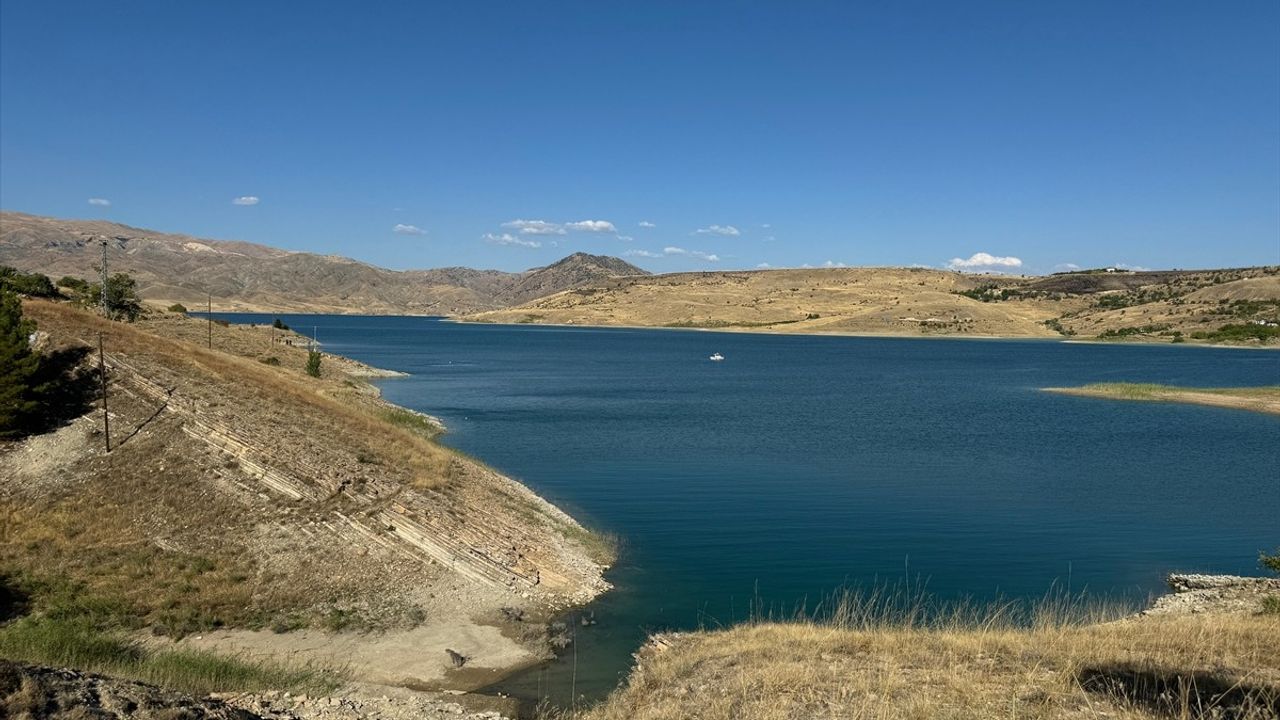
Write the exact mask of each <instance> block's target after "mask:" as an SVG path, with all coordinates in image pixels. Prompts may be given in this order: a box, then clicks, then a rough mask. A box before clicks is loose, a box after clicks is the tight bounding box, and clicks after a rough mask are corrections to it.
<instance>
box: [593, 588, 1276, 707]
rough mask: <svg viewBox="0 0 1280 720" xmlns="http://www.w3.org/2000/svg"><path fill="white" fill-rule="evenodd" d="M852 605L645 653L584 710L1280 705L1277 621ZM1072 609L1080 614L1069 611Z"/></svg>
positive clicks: (691, 638) (687, 638) (696, 636)
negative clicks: (831, 613) (901, 610)
mask: <svg viewBox="0 0 1280 720" xmlns="http://www.w3.org/2000/svg"><path fill="white" fill-rule="evenodd" d="M884 609H885V606H878V605H877V603H876V602H874V601H873V602H870V603H868V602H866V601H854V602H853V603H851V604H850V605H849V607H848V608H846V609H844V610H840V611H838V612H837V613H836V617H835V621H834V622H832V621H830V619H829V620H828V621H797V622H788V623H775V622H765V623H753V624H748V625H744V626H740V627H736V628H732V629H728V630H722V631H716V632H702V633H693V634H690V635H684V636H678V637H676V638H675V639H674V640H672V641H671V646H670V647H669V648H668V649H666V650H656V649H650V650H647V651H646V653H645V655H644V658H643V659H642V661H641V663H640V667H639V668H638V669H637V670H636V671H635V672H634V673H633V674H632V676H631V679H630V681H629V682H628V684H627V685H626V686H625V687H624V688H622V689H620V690H618V691H617V692H615V693H614V694H613V695H612V696H611V697H610V698H609V699H608V700H607V701H605V702H604V703H602V704H601V705H600V706H598V707H596V708H593V709H590V710H588V711H584V712H581V713H579V714H577V715H576V716H575V718H576V719H577V720H623V719H624V718H625V719H627V720H659V719H666V718H694V717H696V718H700V719H702V720H719V719H723V720H730V719H733V720H784V719H786V720H792V719H798V718H850V719H852V718H865V719H868V720H870V719H876V720H881V719H883V720H888V719H890V718H893V719H898V718H906V719H913V718H918V719H920V720H924V719H926V718H955V719H957V720H959V719H973V720H977V719H979V718H982V719H986V718H1009V719H1010V720H1012V719H1013V718H1046V719H1047V718H1104V717H1106V718H1120V719H1130V720H1138V719H1143V720H1145V719H1148V718H1164V717H1173V718H1188V719H1189V718H1217V717H1231V718H1237V719H1241V720H1243V719H1245V718H1247V719H1248V720H1262V719H1263V718H1274V717H1276V715H1275V713H1276V712H1277V710H1278V709H1280V653H1278V652H1277V651H1276V648H1277V647H1280V618H1277V617H1275V616H1273V615H1244V614H1237V615H1195V616H1169V617H1159V618H1157V617H1146V618H1142V619H1131V620H1122V621H1118V622H1108V623H1100V624H1099V623H1094V624H1090V623H1087V622H1083V621H1085V620H1087V618H1088V617H1090V616H1094V617H1097V616H1098V613H1099V612H1101V615H1102V616H1104V617H1105V615H1106V614H1107V613H1108V612H1109V611H1108V610H1107V609H1106V608H1097V609H1088V610H1087V611H1086V612H1084V613H1081V612H1079V611H1076V610H1072V605H1071V604H1070V603H1068V604H1066V605H1062V606H1060V607H1058V608H1056V609H1054V608H1050V611H1049V612H1048V613H1040V614H1039V615H1038V617H1037V618H1033V619H1032V622H1030V624H1026V623H1025V620H1026V618H1019V617H1018V616H1017V613H1014V614H1009V613H1007V612H1004V611H997V612H994V613H988V614H985V615H984V614H983V613H967V612H961V613H958V614H951V615H949V616H945V617H944V619H943V620H941V621H936V620H935V621H934V622H919V620H921V619H922V618H923V617H924V616H913V615H911V614H910V613H908V614H907V615H901V614H896V615H895V614H894V613H888V614H886V613H885V612H884ZM1063 609H1069V610H1071V612H1067V613H1065V614H1064V613H1063V612H1062V610H1063Z"/></svg>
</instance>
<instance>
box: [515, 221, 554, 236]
mask: <svg viewBox="0 0 1280 720" xmlns="http://www.w3.org/2000/svg"><path fill="white" fill-rule="evenodd" d="M502 227H504V228H510V229H512V230H518V231H519V232H520V234H521V235H564V234H565V232H566V231H565V229H564V226H563V225H561V224H560V223H553V222H547V221H546V220H512V221H510V222H504V223H502Z"/></svg>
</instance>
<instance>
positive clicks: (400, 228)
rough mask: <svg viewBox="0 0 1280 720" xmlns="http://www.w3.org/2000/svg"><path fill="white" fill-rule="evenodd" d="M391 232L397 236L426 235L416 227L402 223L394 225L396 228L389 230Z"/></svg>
mask: <svg viewBox="0 0 1280 720" xmlns="http://www.w3.org/2000/svg"><path fill="white" fill-rule="evenodd" d="M391 232H393V233H396V234H398V235H426V234H427V231H426V230H423V229H422V228H420V227H418V226H417V225H405V224H404V223H396V226H395V227H393V228H391Z"/></svg>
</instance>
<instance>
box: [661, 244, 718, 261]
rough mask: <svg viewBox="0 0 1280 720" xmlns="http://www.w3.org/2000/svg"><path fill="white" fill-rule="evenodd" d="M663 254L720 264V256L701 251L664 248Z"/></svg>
mask: <svg viewBox="0 0 1280 720" xmlns="http://www.w3.org/2000/svg"><path fill="white" fill-rule="evenodd" d="M662 254H663V255H681V256H684V257H691V258H697V259H699V260H706V261H707V262H720V256H719V255H715V254H712V253H705V252H702V251H701V250H685V249H684V248H679V247H664V248H662Z"/></svg>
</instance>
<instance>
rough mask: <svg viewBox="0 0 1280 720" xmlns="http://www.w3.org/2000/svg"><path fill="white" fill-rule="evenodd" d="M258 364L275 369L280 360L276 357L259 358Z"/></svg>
mask: <svg viewBox="0 0 1280 720" xmlns="http://www.w3.org/2000/svg"><path fill="white" fill-rule="evenodd" d="M258 362H260V363H262V364H263V365H271V366H273V367H275V366H278V365H279V364H280V358H278V357H276V356H275V355H272V356H271V357H264V358H259V359H258Z"/></svg>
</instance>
